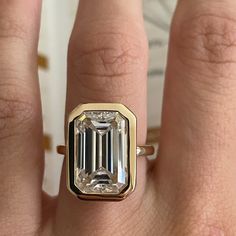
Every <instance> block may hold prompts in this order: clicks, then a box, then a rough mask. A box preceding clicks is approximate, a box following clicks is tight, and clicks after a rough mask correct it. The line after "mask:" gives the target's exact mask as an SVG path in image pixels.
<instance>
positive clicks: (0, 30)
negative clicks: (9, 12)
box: [0, 16, 27, 40]
mask: <svg viewBox="0 0 236 236" xmlns="http://www.w3.org/2000/svg"><path fill="white" fill-rule="evenodd" d="M26 34H27V32H26V30H25V27H23V25H22V24H21V23H20V21H19V20H15V19H13V17H6V16H0V39H4V38H7V39H9V38H12V39H21V40H23V39H24V38H25V35H26Z"/></svg>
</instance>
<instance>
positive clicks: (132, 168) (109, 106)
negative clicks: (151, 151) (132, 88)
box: [66, 103, 136, 201]
mask: <svg viewBox="0 0 236 236" xmlns="http://www.w3.org/2000/svg"><path fill="white" fill-rule="evenodd" d="M86 111H115V112H116V111H117V112H119V113H120V114H121V115H123V116H124V117H125V118H126V119H127V120H128V123H129V132H128V133H129V137H128V141H129V142H128V145H129V152H128V162H129V170H128V174H129V182H128V186H127V188H125V189H124V191H122V192H121V193H119V194H117V195H114V194H111V195H110V194H102V193H101V194H85V193H82V192H81V191H80V190H79V189H78V188H77V186H76V185H75V176H74V160H75V153H74V150H75V145H76V143H75V138H74V132H75V131H74V122H75V120H76V119H77V118H78V117H79V116H81V114H82V113H83V112H86ZM66 157H67V187H68V189H69V191H70V192H71V193H72V194H74V195H75V196H77V197H78V198H80V199H83V200H106V201H120V200H123V199H125V198H126V197H127V196H128V195H129V194H130V193H132V192H133V191H134V189H135V185H136V117H135V115H134V114H133V113H132V112H131V111H130V110H129V109H128V108H127V107H126V106H124V105H123V104H119V103H88V104H82V105H79V106H78V107H76V108H75V109H74V110H73V111H72V112H71V113H70V115H69V119H68V133H67V145H66Z"/></svg>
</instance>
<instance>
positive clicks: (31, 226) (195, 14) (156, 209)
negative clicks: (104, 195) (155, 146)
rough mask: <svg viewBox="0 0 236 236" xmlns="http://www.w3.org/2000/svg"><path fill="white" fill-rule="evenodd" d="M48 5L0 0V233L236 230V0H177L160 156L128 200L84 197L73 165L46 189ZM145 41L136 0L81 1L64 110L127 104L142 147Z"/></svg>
mask: <svg viewBox="0 0 236 236" xmlns="http://www.w3.org/2000/svg"><path fill="white" fill-rule="evenodd" d="M40 10H41V1H40V0H2V1H0V179H1V184H0V235H1V236H2V235H3V236H11V235H17V236H25V235H40V236H49V235H50V236H51V235H57V236H60V235H62V236H67V235H68V236H71V235H82V236H83V235H84V236H87V235H96V236H99V235H101V236H104V235H130V236H133V235H137V236H146V235H148V236H151V235H155V236H173V235H177V236H178V235H179V236H185V235H190V236H195V235H196V236H199V235H201V236H223V235H224V236H234V235H236V224H235V223H236V2H235V0H179V2H178V6H177V9H176V12H175V16H174V19H173V24H172V30H171V36H170V45H169V57H168V66H167V72H166V83H165V94H164V103H163V116H162V128H161V141H160V152H159V157H158V158H157V160H155V161H152V162H149V161H148V160H147V159H146V158H140V159H138V184H137V188H136V191H135V192H134V193H133V194H132V195H131V196H130V197H129V198H127V199H126V200H124V201H122V202H86V201H81V200H78V199H77V198H75V197H74V196H73V195H71V194H70V193H69V192H68V191H67V189H66V185H65V167H63V170H62V178H61V184H60V192H59V195H58V196H57V197H55V198H51V197H49V196H47V195H46V194H45V193H43V192H42V177H43V170H44V155H43V145H42V143H43V142H42V118H41V105H40V96H39V86H38V81H37V44H38V33H39V22H40ZM147 49H148V47H147V39H146V36H145V31H144V27H143V19H142V2H141V1H140V0H129V1H127V0H119V1H117V0H99V1H98V0H81V1H80V5H79V10H78V14H77V18H76V22H75V26H74V29H73V32H72V36H71V40H70V43H69V50H68V51H69V53H68V87H67V101H66V104H67V105H66V117H67V115H68V113H69V112H70V111H71V110H72V109H73V108H74V107H76V106H77V105H78V104H79V103H85V102H86V103H87V102H119V103H123V104H125V105H127V106H128V107H129V108H130V109H131V110H132V111H133V112H134V113H135V114H136V116H137V119H138V144H145V139H146V130H147V125H146V82H147V76H146V75H147V59H148V53H147V51H148V50H147ZM156 63H159V62H158V61H157V62H156ZM154 104H155V103H154ZM153 109H157V108H156V107H155V106H153Z"/></svg>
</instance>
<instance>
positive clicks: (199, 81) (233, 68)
mask: <svg viewBox="0 0 236 236" xmlns="http://www.w3.org/2000/svg"><path fill="white" fill-rule="evenodd" d="M235 11H236V3H235V1H233V0H224V1H213V0H209V1H194V0H191V1H184V0H182V1H179V4H178V7H177V10H176V14H175V17H174V20H173V26H172V33H171V42H170V52H169V60H168V68H167V80H166V88H165V98H164V110H163V124H162V125H163V126H162V137H161V148H160V160H159V161H158V162H157V168H156V171H157V172H156V173H157V178H158V179H159V183H160V185H161V186H162V187H163V188H162V187H160V189H162V190H163V191H162V193H163V194H164V197H165V199H168V200H167V201H168V202H169V204H170V209H171V207H172V210H171V214H170V215H173V216H174V217H175V219H177V220H176V221H174V222H175V224H176V228H178V225H181V229H182V230H186V232H188V234H191V233H194V232H195V231H196V230H198V231H196V232H198V233H196V234H198V235H208V233H207V232H212V233H209V235H218V234H219V235H221V233H220V232H221V230H222V233H223V231H224V230H226V229H228V228H227V226H228V225H229V224H230V222H231V220H232V221H233V222H235V213H236V211H234V210H235V204H234V206H232V202H234V201H235V195H236V193H235V178H236V158H235V153H236V148H235V143H236V122H235V117H236V109H235V104H236V93H235V87H236V80H235V76H236V64H235V61H236V46H235V38H236V18H235ZM174 205H175V206H177V207H174ZM173 209H174V210H173ZM173 211H174V212H173ZM233 211H234V214H232V213H233ZM176 214H178V215H179V217H176ZM229 217H230V221H229ZM217 229H218V230H219V231H217ZM201 230H203V231H201ZM211 230H212V231H211ZM230 230H233V229H232V228H231V229H230ZM178 232H179V231H178ZM181 232H182V231H181ZM213 232H215V233H213ZM183 234H184V233H183ZM183 234H181V235H183ZM224 234H225V235H227V234H229V235H230V234H232V232H231V231H224ZM191 235H192V234H191ZM194 235H195V234H194ZM222 235H223V234H222Z"/></svg>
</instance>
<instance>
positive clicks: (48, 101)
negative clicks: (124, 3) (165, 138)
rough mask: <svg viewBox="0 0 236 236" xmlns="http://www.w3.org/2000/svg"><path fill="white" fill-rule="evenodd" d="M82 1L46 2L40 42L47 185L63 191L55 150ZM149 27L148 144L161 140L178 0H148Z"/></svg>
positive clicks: (61, 136) (59, 138) (52, 191)
mask: <svg viewBox="0 0 236 236" xmlns="http://www.w3.org/2000/svg"><path fill="white" fill-rule="evenodd" d="M77 5H78V0H70V1H66V0H44V1H43V11H42V23H41V24H42V25H41V32H40V43H39V56H38V63H39V81H40V88H41V97H42V106H43V122H44V146H45V153H46V154H45V156H46V170H45V176H44V183H43V187H44V190H46V191H47V192H48V193H49V194H50V195H55V194H57V193H58V187H59V179H60V172H61V166H62V161H63V157H62V156H60V155H58V154H57V153H56V146H57V145H58V144H64V107H65V93H66V64H67V63H66V61H67V45H68V41H69V37H70V33H71V30H72V27H73V22H74V18H75V14H76V10H77ZM143 5H144V12H143V14H144V19H145V27H146V31H147V34H148V38H149V47H150V62H149V71H148V127H149V128H148V143H155V142H156V140H157V139H158V135H159V133H158V127H159V125H160V119H161V106H162V95H163V85H164V74H165V66H166V59H167V48H168V38H169V30H170V22H171V17H172V14H173V11H174V8H175V5H176V0H143Z"/></svg>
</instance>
